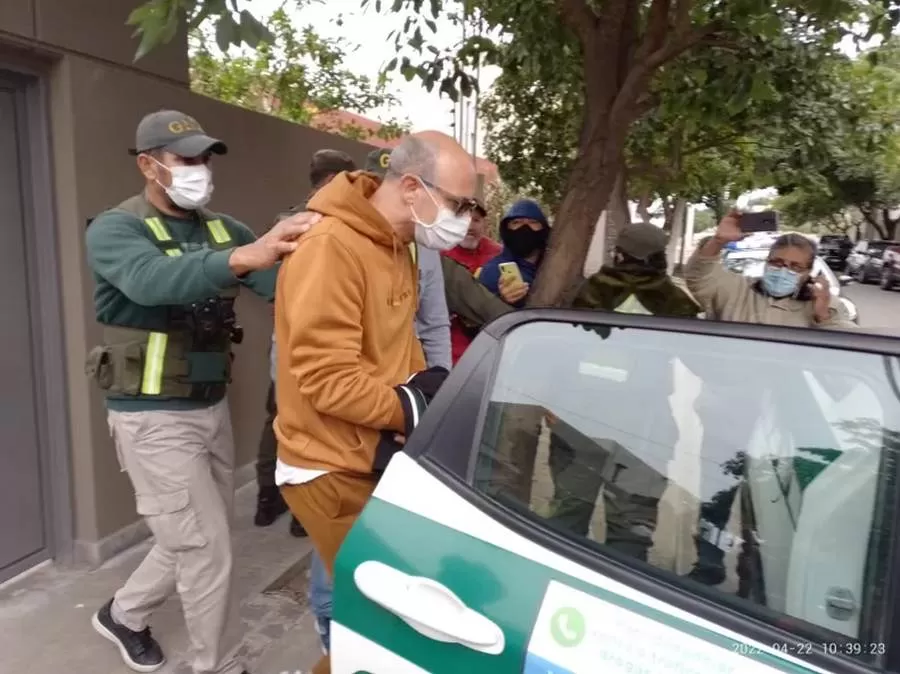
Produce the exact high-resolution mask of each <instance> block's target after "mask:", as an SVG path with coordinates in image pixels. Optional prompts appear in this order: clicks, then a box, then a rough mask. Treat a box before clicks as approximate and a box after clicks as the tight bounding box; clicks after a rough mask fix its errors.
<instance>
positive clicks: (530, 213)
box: [475, 199, 550, 309]
mask: <svg viewBox="0 0 900 674" xmlns="http://www.w3.org/2000/svg"><path fill="white" fill-rule="evenodd" d="M549 239H550V223H549V222H548V221H547V216H546V215H544V211H542V210H541V207H540V206H538V205H537V203H536V202H534V201H531V200H530V199H520V200H519V201H517V202H516V203H514V204H513V205H512V206H511V207H510V209H509V210H508V211H507V212H506V214H505V215H504V216H503V219H502V220H501V221H500V240H501V241H502V242H503V251H502V252H501V253H500V254H499V255H497V256H496V257H494V258H493V259H491V260H489V261H488V262H487V263H485V265H484V266H483V267H482V268H481V269H480V270H479V271H477V272H476V273H475V275H476V277H477V278H478V279H479V280H480V281H481V282H482V283H483V284H484V286H485V287H486V288H487V289H488V290H490V291H491V292H492V293H494V294H495V295H498V296H499V297H500V298H501V299H503V301H504V302H506V303H507V304H511V305H512V306H514V307H516V308H517V309H519V308H522V307H524V306H525V301H526V300H527V299H528V292H529V290H530V289H531V285H532V283H534V279H535V277H536V276H537V273H538V270H539V269H540V266H541V262H542V261H543V259H544V252H545V251H546V250H547V241H548V240H549Z"/></svg>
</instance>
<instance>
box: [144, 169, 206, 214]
mask: <svg viewBox="0 0 900 674" xmlns="http://www.w3.org/2000/svg"><path fill="white" fill-rule="evenodd" d="M154 161H156V160H155V159H154ZM156 163H157V164H159V165H160V166H162V167H164V168H165V169H166V170H167V171H168V172H169V173H170V174H171V175H172V184H171V185H170V186H169V187H165V186H164V185H163V184H162V183H159V180H157V181H156V182H157V183H159V185H160V187H162V188H163V189H164V190H165V191H166V194H168V195H169V199H171V200H172V203H173V204H175V205H176V206H178V208H183V209H185V210H186V211H192V210H194V209H196V208H202V207H203V206H206V204H208V203H209V200H210V198H211V197H212V193H213V180H212V171H210V170H209V166H207V165H206V164H198V165H196V166H166V165H165V164H163V163H162V162H159V161H157V162H156Z"/></svg>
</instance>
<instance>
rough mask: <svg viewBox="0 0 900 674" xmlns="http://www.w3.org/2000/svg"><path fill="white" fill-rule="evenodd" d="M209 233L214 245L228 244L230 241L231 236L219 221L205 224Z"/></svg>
mask: <svg viewBox="0 0 900 674" xmlns="http://www.w3.org/2000/svg"><path fill="white" fill-rule="evenodd" d="M206 226H207V228H208V229H209V233H210V234H212V238H213V241H215V242H216V243H228V242H229V241H231V235H230V234H229V233H228V230H227V229H225V225H223V224H222V221H221V220H210V221H209V222H207V223H206Z"/></svg>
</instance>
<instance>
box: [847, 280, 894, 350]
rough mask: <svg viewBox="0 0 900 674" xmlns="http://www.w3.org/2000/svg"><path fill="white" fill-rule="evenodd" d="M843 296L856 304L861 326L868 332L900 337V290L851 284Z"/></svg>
mask: <svg viewBox="0 0 900 674" xmlns="http://www.w3.org/2000/svg"><path fill="white" fill-rule="evenodd" d="M843 294H844V295H845V296H846V297H847V298H848V299H850V300H852V301H853V302H855V303H856V307H857V309H858V310H859V325H860V327H861V328H863V329H864V330H866V331H872V332H877V333H879V334H887V335H894V336H896V337H900V290H892V291H884V290H882V289H881V288H879V287H878V286H877V285H863V284H861V283H851V284H850V285H848V286H846V287H845V288H844V292H843Z"/></svg>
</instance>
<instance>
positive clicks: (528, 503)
mask: <svg viewBox="0 0 900 674" xmlns="http://www.w3.org/2000/svg"><path fill="white" fill-rule="evenodd" d="M898 382H900V341H898V340H895V339H890V338H886V337H879V336H875V335H865V334H849V333H842V332H836V331H819V330H798V329H790V328H775V327H769V326H760V325H749V324H739V323H717V322H711V321H710V322H707V321H688V320H680V319H665V318H658V317H653V316H640V315H624V314H615V313H601V312H574V311H563V310H549V309H548V310H527V311H521V312H516V313H513V314H509V315H507V316H505V317H503V318H501V319H499V320H497V321H495V322H494V323H493V324H491V325H489V326H488V327H487V328H486V329H485V330H484V331H483V333H482V334H481V335H479V337H478V338H477V339H476V340H475V342H474V343H473V344H472V346H471V347H470V348H469V350H468V351H467V352H466V354H465V356H464V358H463V359H462V360H461V361H460V363H459V365H458V366H457V367H456V368H455V369H454V371H453V372H452V373H451V375H450V377H449V378H448V379H447V381H446V383H445V384H444V386H443V387H442V389H441V391H440V392H439V394H438V395H437V397H436V398H435V399H434V401H433V403H432V405H431V407H430V408H429V410H428V412H427V414H426V415H425V416H424V418H423V420H422V422H421V424H420V425H419V427H418V429H417V430H416V432H415V433H414V434H413V436H412V437H411V438H410V439H409V441H408V443H407V446H406V450H405V451H404V452H403V453H401V454H398V455H397V456H396V457H395V458H394V459H393V460H392V462H391V463H390V465H389V466H388V468H387V470H386V472H385V473H384V476H383V478H382V479H381V481H380V483H379V485H378V487H377V489H376V491H375V493H374V496H373V498H372V499H371V501H370V502H369V504H368V505H367V506H366V508H365V510H364V511H363V513H362V515H361V516H360V518H359V520H358V521H357V522H356V524H355V526H354V527H353V528H352V530H351V531H350V533H349V535H348V536H347V538H346V540H345V542H344V545H343V547H342V548H341V550H340V553H339V555H338V558H337V562H336V566H335V595H334V602H335V603H334V620H333V623H332V632H331V645H332V671H334V672H337V673H338V674H360V673H371V674H413V673H415V674H423V673H425V672H433V673H443V672H447V673H450V672H453V673H457V672H459V673H471V674H476V673H481V672H484V673H488V672H489V673H490V674H513V673H515V674H520V673H522V672H525V673H527V674H538V673H540V674H572V673H574V674H599V673H601V672H602V673H604V674H606V673H609V672H615V673H620V672H621V673H625V672H628V673H631V674H635V673H638V672H646V673H648V674H651V673H652V674H660V673H674V672H679V673H684V672H694V673H696V674H710V673H714V672H716V673H718V672H732V673H734V674H754V673H759V674H763V673H765V674H769V673H775V672H792V673H801V672H803V673H805V672H810V673H812V672H816V673H824V672H830V673H845V672H847V673H850V672H886V671H887V672H900V619H898V618H900V616H898V615H897V614H898V612H900V585H898V583H897V582H896V581H897V580H898V576H900V565H898V559H900V557H898V555H900V537H898V535H897V533H898V531H897V522H898V507H900V499H898V496H900V493H898V489H900V482H898V479H897V478H898V475H897V471H898V462H897V460H896V451H897V449H898V447H900V432H898V431H900V385H898ZM735 386H737V387H738V388H739V390H740V391H742V392H743V393H744V395H743V397H738V398H734V400H744V401H746V403H747V404H743V405H738V406H734V407H733V408H731V407H727V406H726V407H725V409H724V410H723V402H722V401H728V400H732V398H729V396H730V395H732V393H729V391H732V389H731V388H729V387H735ZM709 391H712V392H714V393H715V394H716V395H715V400H714V401H713V402H714V403H715V404H713V405H712V407H709V396H708V395H706V393H708V392H709ZM705 392H706V393H705ZM732 392H733V391H732ZM704 401H706V402H704ZM716 405H718V407H716ZM710 410H712V412H711V411H710ZM716 434H722V435H721V436H719V435H716ZM705 435H709V437H710V438H713V439H715V438H717V437H724V438H726V439H725V440H723V441H721V442H719V441H718V440H717V441H716V442H712V443H710V442H705V440H704V436H705ZM707 439H708V438H707ZM709 447H713V449H714V450H715V451H714V452H713V453H714V454H715V455H707V454H706V452H707V448H709ZM701 448H703V451H701ZM717 512H718V515H717V514H716V513H717ZM563 514H566V515H567V516H562V515H563ZM716 517H719V518H720V520H721V521H720V524H721V526H719V527H718V528H716V527H715V526H712V525H711V524H710V522H712V521H713V520H715V519H716ZM703 546H705V552H703V554H708V553H709V551H710V550H712V552H713V553H714V554H713V556H717V558H718V559H719V561H720V562H721V568H722V571H723V573H722V576H721V578H713V579H710V578H709V577H705V578H703V577H701V575H698V574H697V573H696V570H697V568H698V563H699V560H700V557H701V556H702V555H701V553H700V552H699V550H700V548H701V547H703Z"/></svg>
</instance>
